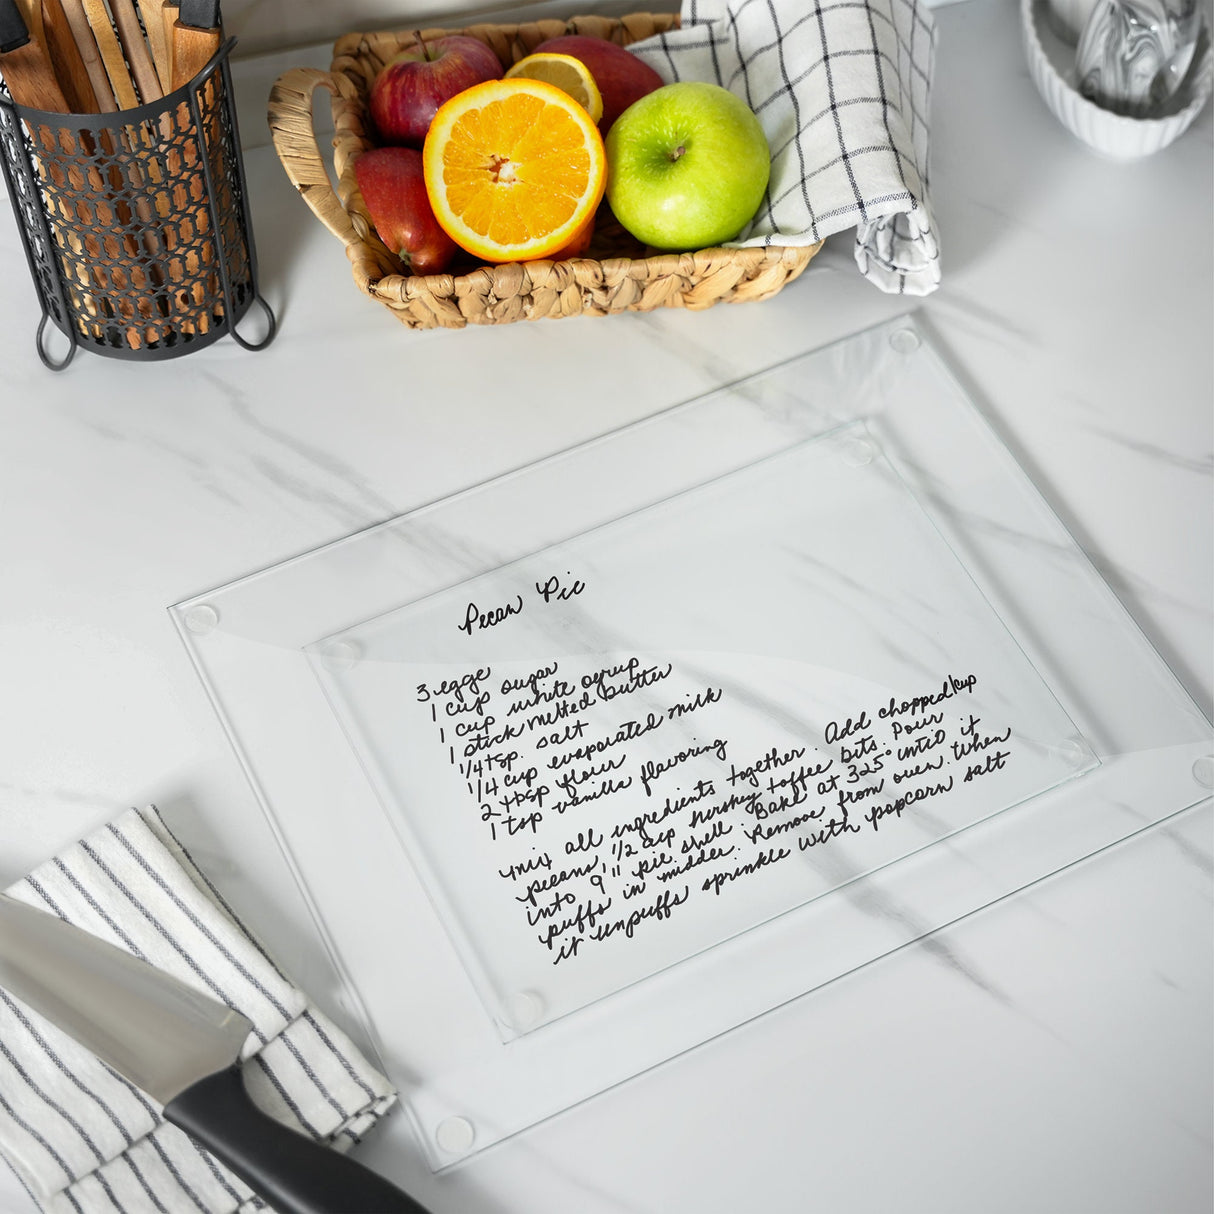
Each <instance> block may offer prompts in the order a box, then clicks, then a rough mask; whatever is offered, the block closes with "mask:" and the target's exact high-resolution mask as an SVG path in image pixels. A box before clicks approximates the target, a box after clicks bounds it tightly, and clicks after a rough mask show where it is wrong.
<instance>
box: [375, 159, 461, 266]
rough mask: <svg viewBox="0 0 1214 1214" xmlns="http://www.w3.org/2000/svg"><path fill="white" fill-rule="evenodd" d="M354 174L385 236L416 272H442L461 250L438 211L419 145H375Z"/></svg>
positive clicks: (388, 244) (388, 242) (381, 234)
mask: <svg viewBox="0 0 1214 1214" xmlns="http://www.w3.org/2000/svg"><path fill="white" fill-rule="evenodd" d="M354 179H355V181H356V182H357V184H358V189H359V192H360V193H361V194H362V196H363V202H364V203H366V207H367V214H368V216H369V217H370V219H371V222H372V224H374V226H375V231H376V233H377V235H378V236H379V238H380V240H382V241H383V242H384V244H385V245H387V247H388V248H389V249H391V250H392V252H393V253H395V254H396V255H397V257H399V258H400V259H401V261H403V262H404V263H405V267H406V268H407V269H409V270H411V271H412V272H413V273H414V274H441V273H442V272H443V271H444V270H445V269H446V268H447V267H448V266H449V265H450V264H451V262H452V261H453V260H454V258H455V255H456V253H457V252H458V251H459V250H458V248H457V246H456V244H455V241H453V240H452V239H451V237H450V236H448V235H447V233H446V232H445V231H444V230H443V228H442V226H441V225H440V224H439V222H438V220H437V219H435V217H434V209H433V208H432V207H431V206H430V199H429V196H428V195H427V194H426V182H425V176H424V173H423V171H422V154H421V152H419V151H418V150H417V149H416V148H401V147H387V148H372V149H371V150H370V151H369V152H364V153H363V154H362V155H361V156H360V157H359V158H358V159H357V160H356V161H355V162H354Z"/></svg>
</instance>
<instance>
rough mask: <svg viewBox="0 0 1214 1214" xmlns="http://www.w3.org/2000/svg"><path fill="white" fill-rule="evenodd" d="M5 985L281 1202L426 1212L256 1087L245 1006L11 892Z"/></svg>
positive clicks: (365, 1213) (322, 1213) (5, 906)
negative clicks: (267, 1107)
mask: <svg viewBox="0 0 1214 1214" xmlns="http://www.w3.org/2000/svg"><path fill="white" fill-rule="evenodd" d="M0 986H3V987H5V988H6V989H7V990H8V991H9V992H11V993H12V994H13V995H15V996H16V997H17V998H18V999H20V1000H22V1001H23V1002H24V1003H27V1004H28V1005H29V1006H30V1007H31V1008H33V1009H34V1011H36V1012H38V1013H39V1014H40V1015H42V1016H44V1017H45V1018H46V1019H47V1020H49V1021H50V1022H51V1023H52V1024H54V1025H56V1026H57V1027H58V1028H60V1029H62V1030H63V1032H65V1033H67V1034H68V1036H69V1037H73V1038H74V1039H75V1040H76V1041H78V1042H80V1044H81V1045H83V1046H84V1047H85V1048H86V1049H88V1050H90V1051H92V1052H93V1053H94V1054H96V1055H97V1057H98V1058H100V1059H101V1061H102V1062H104V1063H106V1064H107V1065H108V1066H110V1067H112V1068H113V1069H114V1070H115V1071H117V1072H118V1073H119V1074H120V1075H123V1076H125V1078H127V1079H129V1080H130V1081H131V1082H132V1083H133V1084H135V1086H136V1087H138V1088H141V1089H142V1090H143V1091H145V1092H147V1094H148V1095H149V1096H151V1097H153V1098H154V1099H155V1100H157V1101H159V1102H160V1104H161V1105H163V1106H164V1117H165V1120H166V1121H169V1122H171V1123H172V1124H173V1125H176V1126H178V1127H179V1128H180V1129H182V1130H184V1131H185V1132H186V1133H187V1134H189V1135H190V1136H191V1137H193V1138H195V1139H197V1141H198V1142H199V1143H201V1144H202V1145H203V1146H204V1147H206V1149H207V1150H209V1151H210V1152H211V1153H212V1154H213V1155H214V1156H215V1157H216V1158H217V1159H219V1160H220V1161H221V1162H223V1163H224V1164H226V1165H227V1166H228V1167H229V1168H230V1169H231V1170H232V1171H233V1172H235V1173H236V1175H237V1176H239V1177H240V1178H241V1179H242V1180H243V1181H244V1182H245V1183H246V1184H247V1185H249V1187H250V1188H252V1189H253V1190H254V1191H255V1192H256V1193H257V1194H258V1195H259V1196H261V1197H262V1198H264V1199H265V1200H266V1201H267V1202H269V1203H270V1205H271V1206H273V1207H274V1208H275V1210H276V1211H278V1214H350V1211H352V1210H357V1211H359V1212H360V1214H426V1211H425V1209H424V1207H422V1206H420V1205H419V1204H418V1203H417V1202H416V1201H414V1200H413V1199H412V1198H411V1197H409V1196H408V1195H407V1194H405V1193H403V1192H402V1191H401V1190H400V1189H398V1188H396V1187H395V1186H394V1185H392V1184H390V1183H389V1182H388V1181H386V1180H385V1179H384V1178H383V1177H381V1176H378V1175H376V1173H374V1172H372V1171H370V1170H369V1169H368V1168H365V1167H363V1165H362V1164H360V1163H357V1162H355V1161H354V1160H352V1159H350V1158H348V1157H347V1156H345V1155H342V1154H340V1153H339V1152H337V1151H334V1150H331V1149H330V1148H328V1147H326V1146H324V1145H322V1144H321V1143H318V1142H316V1141H314V1140H313V1139H311V1138H307V1137H305V1136H304V1135H302V1134H297V1133H295V1132H294V1131H292V1130H290V1129H288V1128H287V1127H286V1126H285V1125H283V1124H282V1123H281V1122H279V1121H276V1120H275V1119H274V1118H273V1117H270V1116H268V1115H267V1114H265V1113H263V1112H262V1111H261V1110H260V1109H259V1108H258V1107H257V1106H256V1105H255V1104H254V1103H253V1101H252V1100H251V1099H250V1097H249V1095H248V1092H247V1091H246V1090H245V1086H244V1080H243V1078H242V1077H241V1070H240V1065H239V1059H240V1051H241V1047H242V1046H243V1045H244V1042H245V1039H246V1038H247V1037H248V1035H249V1033H250V1031H251V1030H252V1027H253V1026H252V1024H251V1023H250V1021H249V1020H248V1019H247V1018H246V1017H244V1016H242V1015H241V1014H240V1013H239V1012H237V1011H235V1010H234V1009H232V1008H230V1007H226V1006H225V1005H224V1004H222V1003H219V1002H218V1001H216V1000H214V999H211V998H208V997H207V996H206V995H203V994H202V993H201V992H199V991H196V990H194V988H193V987H190V986H187V985H186V984H185V983H184V982H179V981H178V980H177V979H176V978H174V977H172V976H171V975H170V974H166V973H165V972H164V971H163V970H159V969H157V968H156V967H155V966H152V965H149V964H148V963H147V962H145V961H142V960H140V959H139V958H138V957H134V956H132V955H131V954H130V953H126V952H124V951H123V950H122V949H120V948H117V947H115V946H114V945H112V944H107V943H106V942H105V941H103V940H100V939H98V938H97V937H96V936H93V935H90V934H89V933H88V932H85V931H82V930H81V929H80V928H78V927H74V926H72V925H71V924H70V923H66V922H64V921H63V920H62V919H59V918H57V917H56V916H54V915H52V914H49V913H47V912H45V911H40V910H36V909H34V908H33V907H30V906H27V905H25V903H23V902H19V901H17V900H16V899H14V898H11V897H9V896H8V895H6V894H0Z"/></svg>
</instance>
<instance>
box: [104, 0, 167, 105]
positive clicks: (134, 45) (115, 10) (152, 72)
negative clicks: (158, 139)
mask: <svg viewBox="0 0 1214 1214" xmlns="http://www.w3.org/2000/svg"><path fill="white" fill-rule="evenodd" d="M110 12H111V13H112V14H113V17H114V24H115V25H117V26H118V39H119V42H120V43H121V44H122V49H123V52H124V53H125V55H126V61H127V64H128V65H129V66H130V69H131V75H132V76H133V77H134V78H135V84H136V85H137V86H138V88H139V97H140V99H141V100H142V101H143V103H144V104H145V105H146V104H147V103H148V102H149V101H159V100H160V98H161V96H163V92H162V90H161V87H160V77H159V76H157V75H156V68H155V67H154V66H153V64H152V56H151V53H150V52H149V50H148V44H147V42H145V41H144V37H143V27H142V26H141V25H140V24H139V16H138V14H137V13H136V12H135V5H134V4H133V3H132V0H110Z"/></svg>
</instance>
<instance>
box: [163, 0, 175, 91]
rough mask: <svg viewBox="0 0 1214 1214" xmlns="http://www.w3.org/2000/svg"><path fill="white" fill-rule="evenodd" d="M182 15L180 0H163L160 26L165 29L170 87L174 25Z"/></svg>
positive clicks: (165, 48)
mask: <svg viewBox="0 0 1214 1214" xmlns="http://www.w3.org/2000/svg"><path fill="white" fill-rule="evenodd" d="M179 15H180V9H179V8H178V0H161V3H160V28H161V29H162V30H164V55H165V59H166V61H167V64H168V71H169V83H170V87H171V85H172V80H173V26H174V25H176V24H177V18H178V16H179Z"/></svg>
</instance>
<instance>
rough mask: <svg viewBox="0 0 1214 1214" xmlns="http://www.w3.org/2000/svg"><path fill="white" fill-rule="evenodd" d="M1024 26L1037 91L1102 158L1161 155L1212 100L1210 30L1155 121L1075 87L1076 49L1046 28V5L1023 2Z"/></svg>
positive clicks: (1213, 64)
mask: <svg viewBox="0 0 1214 1214" xmlns="http://www.w3.org/2000/svg"><path fill="white" fill-rule="evenodd" d="M1020 23H1021V26H1022V29H1023V33H1024V52H1025V56H1026V57H1027V59H1028V65H1029V74H1030V75H1031V76H1032V77H1033V83H1034V84H1035V85H1036V86H1037V91H1038V92H1039V93H1040V94H1041V96H1042V98H1043V99H1044V100H1045V103H1046V105H1048V106H1049V107H1050V109H1051V111H1052V112H1053V114H1054V116H1055V117H1056V118H1057V119H1058V121H1059V122H1061V123H1062V125H1063V126H1065V127H1066V128H1067V130H1068V131H1070V132H1071V133H1072V134H1073V135H1074V136H1075V137H1076V138H1077V139H1080V140H1082V141H1083V142H1084V143H1085V144H1087V146H1088V147H1090V148H1092V149H1093V150H1094V151H1097V152H1100V153H1101V154H1102V155H1105V156H1109V157H1111V158H1113V159H1115V160H1138V159H1140V158H1141V157H1143V156H1150V155H1152V154H1153V153H1154V152H1158V151H1159V150H1160V149H1161V148H1165V147H1167V146H1168V144H1169V143H1171V142H1172V141H1173V140H1175V139H1177V138H1178V137H1179V136H1180V135H1182V134H1183V133H1184V132H1185V131H1186V130H1188V128H1189V127H1190V126H1191V125H1192V123H1193V120H1194V119H1195V118H1196V117H1197V115H1198V114H1200V113H1201V111H1202V109H1203V108H1204V107H1205V104H1206V102H1207V101H1208V100H1209V99H1210V87H1211V83H1212V82H1214V58H1212V56H1211V52H1210V37H1209V31H1208V30H1203V31H1202V34H1201V39H1200V42H1199V45H1198V48H1197V53H1196V55H1194V56H1193V63H1192V66H1191V67H1190V68H1189V71H1188V74H1187V75H1186V76H1185V79H1184V81H1183V82H1182V83H1181V86H1180V88H1179V89H1177V91H1176V93H1175V94H1174V95H1173V96H1172V97H1171V98H1170V99H1169V100H1168V102H1167V103H1166V105H1165V106H1164V108H1163V111H1162V112H1161V113H1160V114H1159V115H1158V116H1157V117H1153V118H1131V117H1128V116H1127V115H1125V114H1114V113H1113V112H1112V111H1111V110H1106V109H1103V108H1101V107H1100V106H1098V105H1097V104H1096V103H1095V102H1093V101H1089V100H1088V99H1087V98H1086V97H1084V96H1083V95H1082V94H1081V93H1080V92H1079V90H1078V89H1077V88H1076V87H1075V67H1074V55H1075V52H1074V48H1073V47H1068V46H1067V45H1066V44H1065V43H1064V42H1063V41H1062V40H1061V39H1060V38H1058V37H1057V36H1056V35H1055V34H1054V33H1053V32H1052V30H1050V28H1049V26H1048V25H1047V24H1046V21H1045V4H1044V2H1043V0H1020Z"/></svg>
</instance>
